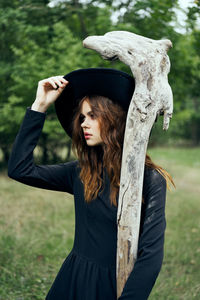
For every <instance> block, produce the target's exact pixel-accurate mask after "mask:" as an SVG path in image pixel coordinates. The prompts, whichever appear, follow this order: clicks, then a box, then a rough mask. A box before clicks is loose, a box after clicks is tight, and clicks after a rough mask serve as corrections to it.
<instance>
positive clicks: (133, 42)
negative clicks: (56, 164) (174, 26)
mask: <svg viewBox="0 0 200 300" xmlns="http://www.w3.org/2000/svg"><path fill="white" fill-rule="evenodd" d="M83 45H84V47H86V48H89V49H93V50H95V51H97V52H99V53H100V55H101V56H102V57H103V58H104V59H109V60H113V59H117V58H118V59H119V60H121V61H122V62H124V63H125V64H126V65H128V66H129V67H130V69H131V71H132V73H133V76H134V78H135V91H134V94H133V97H132V100H131V103H130V106H129V111H128V115H127V122H126V130H125V137H124V148H123V157H122V167H121V177H120V192H119V202H118V213H117V222H118V244H117V274H116V276H117V297H120V295H121V293H122V291H123V288H124V285H125V283H126V281H127V279H128V276H129V274H130V273H131V271H132V269H133V267H134V263H135V260H136V258H137V250H138V238H139V229H140V216H141V200H142V188H143V176H144V165H145V157H146V150H147V145H148V140H149V134H150V131H151V128H152V126H153V124H154V121H155V119H156V116H157V115H159V114H160V113H163V112H164V119H163V130H167V129H168V127H169V122H170V118H172V112H173V96H172V91H171V88H170V85H169V84H168V76H167V75H168V73H169V70H170V61H169V57H168V55H167V50H168V49H169V48H170V47H172V43H171V41H170V40H152V39H149V38H146V37H143V36H139V35H137V34H134V33H131V32H127V31H112V32H108V33H106V34H105V35H103V36H89V37H87V38H86V39H85V40H84V41H83Z"/></svg>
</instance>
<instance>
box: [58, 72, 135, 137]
mask: <svg viewBox="0 0 200 300" xmlns="http://www.w3.org/2000/svg"><path fill="white" fill-rule="evenodd" d="M64 78H65V79H66V80H67V81H69V83H68V84H67V86H66V87H65V89H64V90H63V92H62V93H61V95H60V96H59V97H58V98H57V100H56V101H55V110H56V114H57V117H58V120H59V121H60V123H61V125H62V127H63V128H64V130H65V131H66V133H67V134H68V135H69V136H70V137H72V120H73V115H74V111H75V109H76V107H77V106H78V104H79V102H80V100H81V99H82V98H83V97H84V96H86V95H100V96H104V97H108V98H109V99H111V100H112V101H113V102H114V103H117V104H119V105H120V106H121V107H122V109H124V110H125V111H128V107H129V104H130V101H131V99H132V96H133V93H134V89H135V80H134V78H133V77H132V76H130V75H129V74H127V73H125V72H122V71H119V70H115V69H109V68H89V69H78V70H75V71H73V72H70V73H68V74H66V75H65V76H64Z"/></svg>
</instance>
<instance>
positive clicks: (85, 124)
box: [81, 119, 89, 128]
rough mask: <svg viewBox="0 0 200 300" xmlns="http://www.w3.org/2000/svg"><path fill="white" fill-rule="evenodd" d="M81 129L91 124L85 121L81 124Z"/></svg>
mask: <svg viewBox="0 0 200 300" xmlns="http://www.w3.org/2000/svg"><path fill="white" fill-rule="evenodd" d="M81 127H82V128H84V127H89V123H88V121H87V120H86V119H85V120H84V121H83V123H82V124H81Z"/></svg>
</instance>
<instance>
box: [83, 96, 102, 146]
mask: <svg viewBox="0 0 200 300" xmlns="http://www.w3.org/2000/svg"><path fill="white" fill-rule="evenodd" d="M80 120H81V127H82V129H83V134H84V137H85V140H86V143H87V145H88V146H97V145H101V144H103V141H102V138H101V135H100V125H99V121H98V119H97V118H96V117H95V116H94V113H93V112H92V109H91V106H90V104H89V103H88V102H87V101H86V100H84V102H83V104H82V107H81V114H80Z"/></svg>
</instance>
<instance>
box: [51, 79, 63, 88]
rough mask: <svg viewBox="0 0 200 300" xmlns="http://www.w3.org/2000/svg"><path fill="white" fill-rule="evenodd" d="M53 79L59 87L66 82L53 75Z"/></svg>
mask: <svg viewBox="0 0 200 300" xmlns="http://www.w3.org/2000/svg"><path fill="white" fill-rule="evenodd" d="M51 79H52V80H53V81H54V82H55V83H56V84H57V85H58V86H59V87H61V88H62V87H64V83H62V82H61V81H60V79H59V78H58V77H51Z"/></svg>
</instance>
